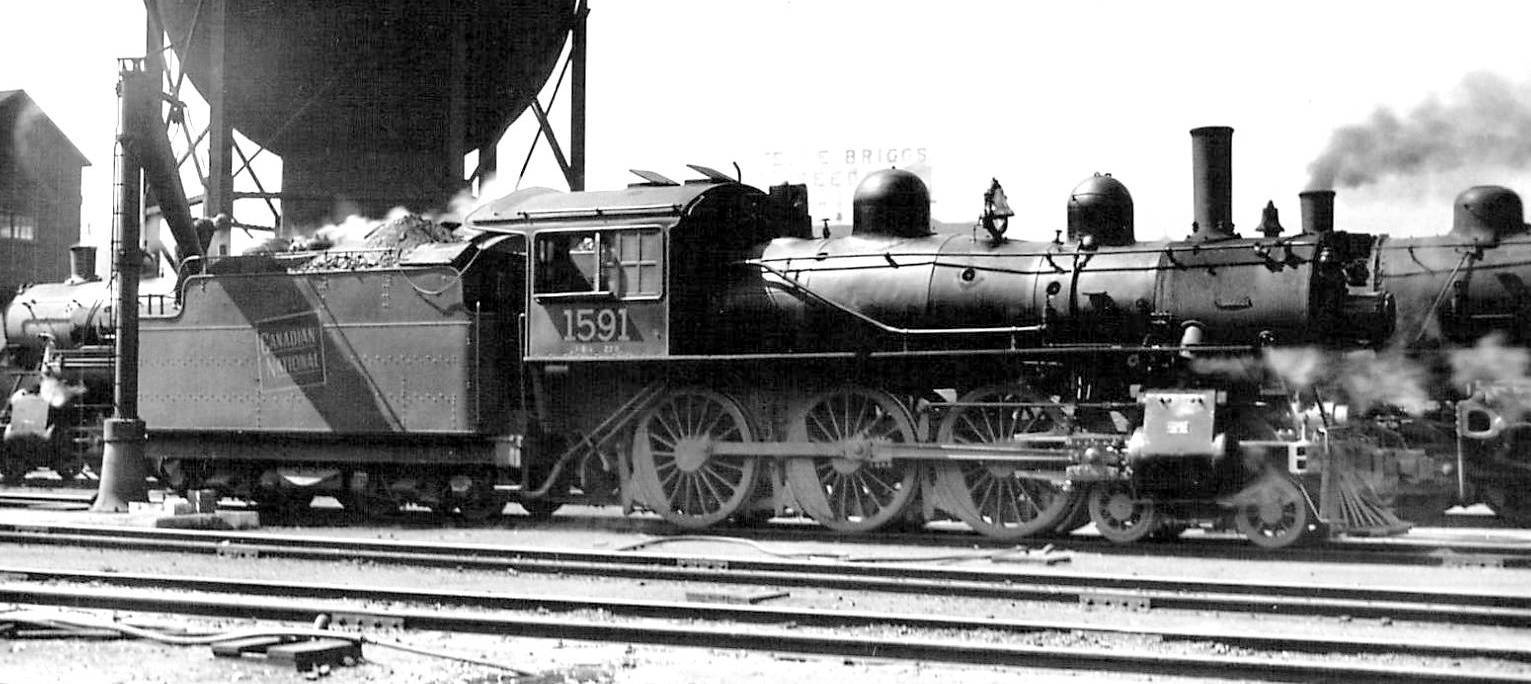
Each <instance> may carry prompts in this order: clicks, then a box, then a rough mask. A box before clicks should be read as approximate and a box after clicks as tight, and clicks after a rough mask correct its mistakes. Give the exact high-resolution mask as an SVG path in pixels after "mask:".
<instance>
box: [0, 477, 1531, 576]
mask: <svg viewBox="0 0 1531 684" xmlns="http://www.w3.org/2000/svg"><path fill="white" fill-rule="evenodd" d="M94 496H95V491H94V490H90V489H80V490H77V491H70V490H67V489H65V490H58V489H55V490H49V491H28V490H26V489H17V488H11V489H0V506H45V507H49V508H53V509H59V510H68V509H76V508H79V509H83V508H86V507H88V506H89V505H90V502H91V500H92V497H94ZM419 513H420V514H419V515H413V516H412V515H408V514H406V515H403V516H400V517H399V518H396V519H394V520H392V521H389V522H392V523H394V524H404V525H411V524H415V523H419V524H422V525H439V524H441V522H440V519H439V518H438V517H436V516H435V515H434V514H430V513H426V512H424V511H421V512H419ZM568 517H570V518H573V517H574V516H568ZM1458 517H1462V518H1481V517H1482V516H1458ZM284 522H296V523H298V524H320V525H327V524H328V525H337V526H352V525H355V524H356V523H355V521H354V520H352V519H350V518H349V517H348V516H347V515H346V514H345V513H344V512H343V511H341V510H339V509H326V508H314V509H311V510H310V512H309V515H308V516H306V517H305V518H303V519H301V520H296V521H284ZM602 522H609V524H610V526H611V527H612V528H613V529H620V530H624V531H631V532H638V533H643V534H649V535H655V536H673V535H676V534H680V533H681V532H680V531H678V530H676V529H675V528H674V527H673V526H671V525H669V524H668V523H665V522H663V521H659V520H651V519H646V518H632V517H621V518H600V519H598V520H597V521H596V523H595V524H600V523H602ZM490 524H493V523H490ZM539 524H547V523H539ZM0 529H4V525H3V524H0ZM1453 531H1454V532H1456V533H1461V532H1464V531H1465V529H1464V528H1453ZM718 532H719V534H726V535H728V536H730V537H735V538H739V539H748V540H755V541H779V542H802V541H810V542H811V541H823V542H843V541H845V537H844V536H843V535H839V534H837V533H834V532H831V531H828V530H824V529H823V528H820V527H818V526H816V525H811V524H795V523H791V522H777V523H772V524H765V525H757V526H748V527H745V526H741V527H729V528H725V529H720V530H719V531H718ZM1448 534H1451V533H1448ZM1497 534H1500V535H1501V536H1503V532H1498V533H1497ZM856 541H858V542H865V543H869V544H890V545H904V546H919V547H932V548H959V547H960V548H964V549H971V548H981V549H992V550H1000V549H1006V548H1010V547H1011V546H1013V544H1012V543H1006V542H1001V541H997V540H993V539H989V538H986V537H982V536H980V535H976V534H973V533H971V532H969V531H967V530H966V528H963V527H961V526H960V525H955V524H953V525H950V526H943V525H936V526H933V528H930V529H926V530H922V531H918V532H898V533H893V532H884V533H870V534H864V535H859V536H857V537H856ZM1032 541H1033V542H1034V543H1048V544H1052V545H1054V546H1055V547H1057V548H1060V549H1068V550H1073V551H1078V552H1082V553H1097V554H1109V555H1119V556H1168V557H1180V558H1206V559H1218V558H1231V559H1254V560H1260V561H1291V562H1306V563H1314V562H1316V563H1353V564H1384V565H1390V566H1398V565H1413V566H1470V567H1501V568H1531V537H1527V538H1526V539H1525V540H1505V541H1473V540H1467V539H1461V538H1456V539H1452V538H1443V537H1442V536H1440V534H1438V533H1437V534H1433V535H1430V536H1426V535H1423V534H1417V535H1414V536H1401V537H1388V538H1378V539H1365V538H1346V539H1338V540H1333V541H1330V542H1326V543H1321V544H1314V545H1306V546H1297V547H1291V548H1286V549H1255V548H1253V547H1251V546H1250V545H1249V543H1248V542H1247V541H1246V540H1244V539H1242V538H1240V537H1238V536H1237V535H1232V534H1227V535H1223V534H1216V533H1208V534H1192V535H1188V536H1186V537H1183V538H1181V539H1177V540H1174V541H1171V542H1167V543H1141V544H1115V543H1112V542H1110V541H1107V540H1105V539H1103V538H1100V537H1095V536H1092V535H1085V534H1075V535H1067V536H1061V537H1056V538H1038V539H1035V540H1032Z"/></svg>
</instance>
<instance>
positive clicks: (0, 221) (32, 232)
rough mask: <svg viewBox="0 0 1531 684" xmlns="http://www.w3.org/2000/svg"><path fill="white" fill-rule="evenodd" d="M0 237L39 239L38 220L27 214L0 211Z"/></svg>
mask: <svg viewBox="0 0 1531 684" xmlns="http://www.w3.org/2000/svg"><path fill="white" fill-rule="evenodd" d="M0 238H6V239H10V240H26V241H27V242H31V241H33V240H36V239H37V220H36V219H34V218H32V217H31V216H29V215H27V214H13V213H10V212H0Z"/></svg>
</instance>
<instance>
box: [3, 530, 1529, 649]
mask: <svg viewBox="0 0 1531 684" xmlns="http://www.w3.org/2000/svg"><path fill="white" fill-rule="evenodd" d="M5 527H7V526H4V525H0V542H12V543H40V544H56V543H66V544H79V545H87V546H91V547H93V548H103V547H107V546H111V547H116V548H129V549H135V550H151V551H170V552H190V553H209V554H224V555H238V556H262V555H264V556H268V557H282V558H289V559H306V560H321V561H335V560H348V561H354V560H368V561H371V562H378V563H391V564H402V565H412V566H432V567H454V568H462V569H478V570H492V571H504V570H515V571H517V572H525V573H540V574H570V575H585V576H598V577H623V578H642V579H656V580H666V581H701V582H711V583H719V582H726V583H733V584H747V585H769V586H796V587H815V588H822V589H837V590H851V591H869V592H886V593H905V594H939V595H945V596H967V597H981V598H995V599H1010V600H1026V601H1038V602H1052V603H1092V602H1122V601H1132V602H1134V603H1138V604H1141V605H1143V606H1146V607H1153V608H1160V609H1178V610H1201V611H1205V610H1213V611H1226V612H1238V613H1267V614H1285V615H1309V616H1320V615H1329V616H1337V615H1344V616H1350V617H1357V618H1378V619H1380V618H1387V619H1392V620H1418V621H1423V622H1441V621H1449V622H1451V623H1455V624H1490V625H1501V626H1511V627H1526V626H1531V595H1519V596H1513V595H1504V594H1491V593H1473V592H1441V591H1426V590H1419V589H1407V588H1387V587H1347V586H1322V585H1314V584H1307V583H1298V582H1289V583H1271V582H1238V581H1231V580H1186V579H1178V578H1155V577H1140V576H1122V575H1105V574H1091V573H1051V572H1027V571H1013V570H1005V571H997V570H988V569H983V570H979V569H961V568H949V567H934V566H929V565H925V566H918V565H906V564H898V565H885V564H862V563H846V562H836V563H826V562H806V561H790V560H779V559H773V560H765V559H741V558H735V557H727V558H719V557H702V556H675V555H660V554H641V553H623V552H616V551H584V550H549V549H539V548H524V547H503V546H483V545H453V544H442V543H412V542H397V541H383V540H356V539H336V538H315V537H310V538H292V537H280V536H276V535H255V534H244V535H238V534H227V533H221V532H199V531H184V530H182V531H174V532H170V533H165V534H156V533H159V532H161V531H159V530H111V529H104V528H103V529H91V530H88V531H85V530H81V531H84V532H87V533H83V534H55V533H50V532H47V531H42V530H39V531H26V530H19V531H18V530H5V529H4V528H5ZM114 532H122V533H124V534H120V535H119V534H113V533H114Z"/></svg>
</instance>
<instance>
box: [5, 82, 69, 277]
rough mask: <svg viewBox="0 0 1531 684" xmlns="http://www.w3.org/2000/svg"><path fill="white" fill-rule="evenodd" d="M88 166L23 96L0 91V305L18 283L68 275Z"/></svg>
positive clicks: (18, 92)
mask: <svg viewBox="0 0 1531 684" xmlns="http://www.w3.org/2000/svg"><path fill="white" fill-rule="evenodd" d="M89 164H90V161H89V160H87V159H86V158H85V155H83V154H81V153H80V150H79V149H78V148H76V147H75V146H74V144H73V143H71V142H70V141H69V139H68V138H67V137H65V136H64V133H63V131H60V130H59V128H58V126H56V125H54V123H53V121H52V120H50V119H49V118H48V116H47V115H46V114H44V113H43V112H42V110H41V109H40V108H38V106H37V103H35V102H33V101H32V98H31V97H29V96H27V93H26V91H24V90H0V303H3V302H8V301H10V299H11V297H12V295H14V294H15V292H16V288H17V287H19V286H21V285H23V284H26V283H32V282H57V281H61V280H63V279H65V278H67V277H68V276H69V247H70V246H71V245H73V244H75V243H76V242H78V241H79V239H80V170H81V168H83V167H85V166H87V165H89Z"/></svg>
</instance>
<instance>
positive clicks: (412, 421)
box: [140, 271, 496, 434]
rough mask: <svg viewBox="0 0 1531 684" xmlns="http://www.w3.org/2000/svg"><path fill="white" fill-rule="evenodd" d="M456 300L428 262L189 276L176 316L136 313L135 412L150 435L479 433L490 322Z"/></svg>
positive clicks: (457, 294)
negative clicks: (406, 268) (139, 319)
mask: <svg viewBox="0 0 1531 684" xmlns="http://www.w3.org/2000/svg"><path fill="white" fill-rule="evenodd" d="M438 290H439V292H438ZM461 301H462V295H461V291H460V289H459V286H458V283H457V282H456V280H455V279H452V278H450V274H448V273H445V272H433V271H417V272H412V273H406V272H401V271H382V272H365V273H326V274H304V275H288V274H285V273H283V274H262V275H241V276H229V277H221V278H202V279H197V280H194V281H192V282H191V283H190V284H189V286H188V287H187V289H186V294H185V306H184V308H183V312H182V314H181V315H180V316H178V317H175V318H145V319H143V323H142V333H141V334H142V346H143V349H144V353H143V360H142V362H141V368H142V371H143V372H142V376H141V380H140V385H141V391H142V397H141V412H142V415H143V418H144V420H145V421H146V422H147V423H148V425H149V427H150V429H151V431H155V432H165V431H180V430H195V431H208V430H220V431H223V430H240V431H254V432H283V433H298V434H302V433H310V434H386V433H403V432H408V433H424V434H432V433H434V434H469V433H476V432H480V429H479V428H480V422H481V421H480V416H481V415H482V414H484V413H485V412H488V411H490V410H491V409H492V408H493V407H494V406H496V404H495V403H494V402H493V401H491V399H492V395H490V394H488V393H489V392H492V391H494V390H495V388H493V387H483V386H481V385H483V384H485V383H481V382H479V381H478V379H477V378H480V377H483V378H492V377H495V376H494V369H492V368H487V367H485V365H486V364H489V363H492V360H493V355H492V354H486V353H484V350H483V349H482V347H483V344H481V341H482V342H483V343H484V344H487V343H490V342H491V341H492V339H493V335H494V330H493V327H492V326H483V327H481V326H480V324H479V322H477V321H475V320H474V318H473V315H472V314H471V313H470V312H468V311H467V310H466V309H464V307H463V306H462V304H461ZM481 392H482V394H481Z"/></svg>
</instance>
